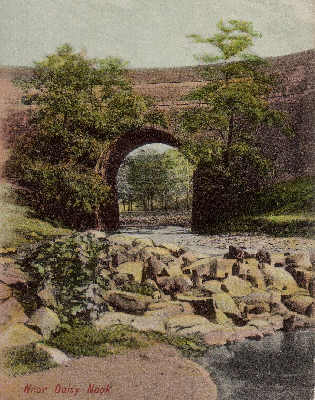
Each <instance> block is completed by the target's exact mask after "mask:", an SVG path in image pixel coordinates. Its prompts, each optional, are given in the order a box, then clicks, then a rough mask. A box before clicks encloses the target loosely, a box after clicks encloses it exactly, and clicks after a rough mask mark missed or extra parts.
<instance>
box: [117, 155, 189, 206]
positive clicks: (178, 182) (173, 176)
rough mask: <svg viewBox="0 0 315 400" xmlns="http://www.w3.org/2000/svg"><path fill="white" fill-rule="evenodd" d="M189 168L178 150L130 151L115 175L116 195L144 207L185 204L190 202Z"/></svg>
mask: <svg viewBox="0 0 315 400" xmlns="http://www.w3.org/2000/svg"><path fill="white" fill-rule="evenodd" d="M192 172H193V168H192V166H191V165H190V164H189V162H188V161H187V160H186V158H185V157H184V156H183V155H181V154H180V153H179V151H178V150H168V151H166V152H165V153H162V154H161V153H157V152H156V151H154V150H142V151H141V152H139V153H137V154H136V155H130V156H129V157H127V159H126V160H125V162H124V164H123V165H122V166H121V168H120V170H119V172H118V176H117V187H118V196H119V199H120V200H121V201H122V203H123V204H124V202H125V203H126V202H128V199H134V200H137V201H138V203H140V204H142V206H143V209H144V210H149V209H151V210H153V209H154V207H155V206H157V207H159V208H164V209H165V210H167V209H169V208H173V207H174V206H175V208H181V207H182V205H183V203H184V204H185V207H186V208H190V206H191V193H192Z"/></svg>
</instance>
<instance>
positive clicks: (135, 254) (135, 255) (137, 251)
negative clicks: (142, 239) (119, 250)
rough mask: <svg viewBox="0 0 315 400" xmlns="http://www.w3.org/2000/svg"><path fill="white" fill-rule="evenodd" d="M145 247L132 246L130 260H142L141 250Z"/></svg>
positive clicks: (129, 252)
mask: <svg viewBox="0 0 315 400" xmlns="http://www.w3.org/2000/svg"><path fill="white" fill-rule="evenodd" d="M143 247H145V246H141V245H138V246H135V247H132V248H131V249H130V250H128V254H127V255H128V260H129V261H141V250H142V249H143Z"/></svg>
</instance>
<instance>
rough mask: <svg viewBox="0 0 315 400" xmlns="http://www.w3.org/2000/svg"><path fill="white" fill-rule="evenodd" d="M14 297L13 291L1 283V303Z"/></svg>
mask: <svg viewBox="0 0 315 400" xmlns="http://www.w3.org/2000/svg"><path fill="white" fill-rule="evenodd" d="M11 296H12V289H11V288H10V287H9V286H7V285H5V284H4V283H1V282H0V303H2V302H3V301H4V300H7V299H8V298H9V297H11Z"/></svg>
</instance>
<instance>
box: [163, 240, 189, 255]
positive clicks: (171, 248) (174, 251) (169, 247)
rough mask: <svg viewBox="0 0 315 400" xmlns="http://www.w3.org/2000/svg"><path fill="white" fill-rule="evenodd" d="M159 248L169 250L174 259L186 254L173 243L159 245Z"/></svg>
mask: <svg viewBox="0 0 315 400" xmlns="http://www.w3.org/2000/svg"><path fill="white" fill-rule="evenodd" d="M159 246H160V247H163V248H164V249H167V250H169V251H170V253H171V254H172V256H174V257H180V256H181V255H182V254H183V253H184V252H185V251H184V250H183V249H182V248H181V247H179V246H177V245H176V244H173V243H159Z"/></svg>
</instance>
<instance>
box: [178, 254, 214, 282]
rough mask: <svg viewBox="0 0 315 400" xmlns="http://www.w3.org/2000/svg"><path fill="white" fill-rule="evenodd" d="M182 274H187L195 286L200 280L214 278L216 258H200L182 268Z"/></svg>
mask: <svg viewBox="0 0 315 400" xmlns="http://www.w3.org/2000/svg"><path fill="white" fill-rule="evenodd" d="M183 272H184V274H189V275H190V276H191V279H192V281H193V283H194V285H195V286H197V287H199V286H200V285H201V284H202V282H204V281H207V280H209V279H215V278H216V274H217V259H216V258H213V257H207V258H202V259H201V260H198V261H195V262H194V263H192V264H191V265H189V266H187V267H184V268H183Z"/></svg>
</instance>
